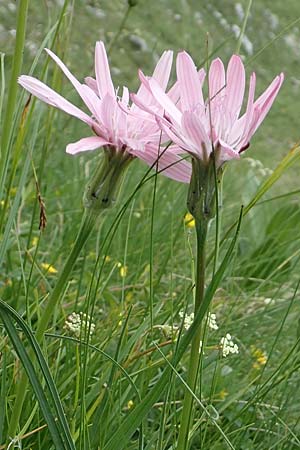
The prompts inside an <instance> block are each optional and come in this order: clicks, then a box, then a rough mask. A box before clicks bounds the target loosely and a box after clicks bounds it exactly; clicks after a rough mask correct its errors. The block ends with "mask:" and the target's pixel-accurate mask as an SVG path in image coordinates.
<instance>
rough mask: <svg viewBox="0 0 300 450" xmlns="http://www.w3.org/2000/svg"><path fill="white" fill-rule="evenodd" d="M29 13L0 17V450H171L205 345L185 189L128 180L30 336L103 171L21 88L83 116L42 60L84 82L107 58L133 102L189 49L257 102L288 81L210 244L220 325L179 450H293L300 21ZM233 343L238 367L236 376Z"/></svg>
mask: <svg viewBox="0 0 300 450" xmlns="http://www.w3.org/2000/svg"><path fill="white" fill-rule="evenodd" d="M28 3H29V4H28V12H27V14H26V6H27V0H19V1H17V2H13V1H10V0H0V51H1V55H0V56H1V61H0V63H1V67H0V73H1V81H0V124H1V128H0V129H1V136H0V139H1V154H0V300H1V302H0V449H10V450H12V449H13V448H19V449H23V450H30V449H32V450H35V449H36V450H53V449H59V450H61V449H62V450H64V449H70V450H71V449H79V450H98V449H99V450H122V449H125V450H142V449H143V450H176V449H177V439H178V433H179V429H180V423H181V412H182V407H183V398H184V394H185V392H186V390H187V389H188V385H187V381H186V379H187V370H188V361H189V349H190V345H189V342H188V339H189V336H191V339H192V334H193V333H194V328H193V327H190V328H189V327H188V324H187V319H189V318H190V320H191V322H192V317H191V313H192V311H193V292H194V285H195V276H196V275H195V272H196V265H195V261H196V234H195V227H194V222H193V220H192V218H190V219H189V218H188V216H187V212H188V210H187V206H186V198H187V193H188V185H185V184H182V183H179V182H176V181H173V180H170V179H168V178H166V177H164V176H162V175H161V174H156V172H155V167H154V169H152V170H149V168H148V166H146V165H145V164H144V163H143V162H141V161H140V160H138V159H136V160H135V161H133V162H132V163H131V165H130V166H129V168H128V170H127V172H126V174H125V177H124V179H123V182H122V186H121V191H120V194H119V196H118V199H117V202H116V204H115V205H114V206H113V208H110V209H109V210H107V211H104V212H103V213H101V215H100V217H99V220H98V222H97V224H96V226H95V228H94V229H93V231H92V233H91V235H90V237H89V239H88V241H87V242H86V244H85V245H84V246H83V249H82V250H81V252H80V254H79V256H78V257H77V259H76V262H75V264H74V267H73V270H72V271H71V273H70V275H69V276H68V279H67V282H66V283H65V284H64V285H63V286H61V290H60V298H59V301H58V302H57V303H56V305H55V308H53V310H52V311H51V314H50V315H49V317H48V324H47V327H46V328H47V329H46V332H45V333H42V338H38V336H37V334H38V333H37V329H38V326H39V323H40V320H41V317H42V316H43V311H44V310H45V307H46V305H47V301H48V299H49V298H51V293H52V292H53V291H54V289H55V286H56V282H57V280H58V279H59V276H60V275H61V273H62V271H63V267H64V264H65V262H66V260H67V258H68V255H69V254H70V251H71V248H72V247H73V245H74V242H75V239H76V236H77V234H78V231H79V228H80V224H81V219H82V216H83V204H82V197H83V193H84V190H85V186H86V185H87V183H88V181H89V179H90V178H91V176H92V174H93V172H94V170H95V167H96V166H97V165H98V164H99V161H100V160H101V158H102V157H103V154H102V150H101V149H99V150H96V151H93V152H84V153H80V154H79V155H76V156H71V155H68V154H66V152H65V148H66V145H67V144H69V143H70V142H75V141H77V140H79V139H80V138H82V137H86V136H90V135H91V133H90V130H89V127H88V126H87V125H85V124H84V123H82V122H80V121H78V120H77V119H75V118H74V117H71V116H68V115H67V114H65V113H64V112H62V111H59V110H57V109H54V108H52V107H49V106H48V105H46V104H44V103H43V102H41V101H40V100H37V99H35V98H34V97H29V94H28V93H27V92H26V91H25V90H24V89H22V88H21V87H20V86H19V85H17V80H16V78H17V76H19V75H20V74H26V75H28V74H30V75H32V76H35V77H36V78H38V79H40V80H42V81H44V82H45V83H47V84H48V85H49V86H51V87H52V88H53V89H54V90H56V91H58V92H60V93H61V95H63V96H64V97H65V98H67V99H68V100H69V101H71V102H72V103H74V104H76V105H77V106H78V107H80V108H82V109H84V106H83V104H82V101H81V99H80V97H79V96H78V95H77V94H76V92H75V90H74V88H73V86H72V85H71V84H70V83H69V81H68V80H67V79H66V78H65V77H64V75H63V74H62V72H61V71H60V69H59V68H58V67H57V66H56V65H55V63H54V62H53V61H52V60H51V58H49V57H48V56H47V54H46V52H44V50H43V49H44V48H45V47H46V48H50V49H51V50H53V52H54V53H55V54H57V55H58V56H59V57H60V58H61V59H62V60H63V61H64V63H65V64H66V65H67V67H68V68H69V69H70V71H71V72H72V73H73V74H74V75H75V76H76V78H77V79H78V80H80V81H81V82H82V81H83V79H84V77H85V76H94V50H95V43H96V41H98V40H103V41H104V42H105V45H106V49H107V52H108V55H109V61H110V68H111V74H112V78H113V81H114V85H115V87H117V86H119V87H120V89H121V88H122V86H123V85H126V86H128V88H129V89H130V91H132V92H135V91H136V90H137V88H138V86H139V83H140V82H139V79H138V76H137V73H138V69H139V68H141V69H142V70H143V72H144V73H145V74H146V75H151V74H152V72H153V69H154V67H155V64H156V62H157V60H158V58H159V56H160V55H161V54H162V52H163V51H164V50H166V49H171V50H173V51H174V55H176V53H177V52H178V51H180V50H182V49H185V50H186V51H188V52H189V53H190V54H191V55H192V57H193V59H194V61H195V62H196V63H197V65H198V66H199V67H202V66H203V67H204V68H205V69H206V70H207V68H208V67H209V63H210V61H211V60H212V59H213V58H215V57H217V56H219V57H220V58H221V59H222V60H223V61H224V63H226V64H227V62H228V60H229V58H230V56H231V55H232V54H233V53H238V54H240V55H241V56H242V58H243V62H244V64H245V67H246V73H247V83H248V82H249V77H250V75H251V73H252V72H253V71H254V72H256V76H257V86H256V94H255V95H256V97H257V96H258V95H260V94H261V93H262V92H263V91H264V89H266V88H267V86H268V85H269V84H270V82H271V81H272V80H273V78H275V76H276V75H277V74H279V73H280V72H284V74H285V81H284V84H283V86H282V89H281V90H280V92H279V95H278V97H277V98H276V100H275V102H274V105H273V106H272V109H271V110H270V112H269V114H268V115H267V117H266V119H265V121H264V123H263V124H262V125H261V126H260V128H259V130H258V131H257V132H256V134H255V136H254V137H253V138H252V140H251V145H250V147H249V149H247V150H246V151H245V152H244V153H243V154H242V156H241V159H240V160H236V161H229V162H228V163H227V164H226V165H225V170H224V181H223V186H222V197H221V196H220V198H219V208H218V211H217V219H216V218H214V219H212V220H211V222H210V224H209V230H208V240H207V258H206V283H205V285H206V292H208V294H207V298H209V295H211V299H210V305H209V311H210V316H208V315H207V314H208V310H206V311H205V315H204V317H203V320H202V325H201V326H202V347H201V352H200V353H201V355H200V369H199V373H200V376H199V381H198V383H197V387H196V389H195V392H193V399H194V412H193V416H192V421H191V425H190V430H189V433H190V434H189V436H190V438H189V444H188V446H187V447H186V449H185V450H188V449H190V450H199V449H201V450H202V449H203V450H223V449H224V450H226V449H235V450H252V449H255V450H271V449H274V450H275V449H276V450H294V449H298V448H300V394H299V392H300V356H299V349H300V348H299V345H300V342H299V340H300V306H299V298H300V294H299V291H298V287H299V258H300V226H299V224H300V201H299V198H300V197H299V196H300V188H299V173H300V148H299V147H298V143H299V140H300V127H299V123H300V119H299V111H300V107H299V104H300V8H299V2H298V1H297V0H287V1H286V2H281V1H279V0H273V1H271V0H253V1H252V2H249V1H241V2H239V3H238V2H235V1H233V0H226V1H222V2H221V1H217V0H210V1H208V2H201V1H196V0H190V1H188V0H160V1H154V2H147V1H146V0H136V1H133V0H131V1H128V2H127V1H125V0H114V1H107V0H103V1H100V0H89V1H83V0H73V1H71V0H65V1H63V0H61V1H59V0H52V1H46V0H45V1H38V0H29V2H28ZM22 27H23V28H24V33H23V36H24V39H23V41H22V29H23V28H22ZM16 44H17V45H16ZM23 45H24V51H23ZM22 54H23V58H22ZM18 61H19V66H18V67H16V64H17V63H18ZM172 79H173V80H175V61H174V63H173V72H172ZM245 103H246V101H245ZM244 106H246V104H245V105H244ZM241 207H243V209H242V210H241ZM241 211H242V213H241ZM240 215H242V219H241V220H240V219H239V217H240ZM218 228H219V231H218ZM237 229H238V232H237ZM217 234H218V236H219V244H220V245H219V248H218V249H217V250H216V235H217ZM216 254H217V256H216ZM218 269H219V270H218ZM211 314H215V315H216V323H217V326H216V327H213V326H212V324H211V317H212V316H211ZM188 328H189V329H188ZM228 333H229V334H230V336H231V339H232V341H233V343H234V345H236V346H237V347H238V352H236V353H229V354H228V355H227V356H224V354H223V353H224V352H223V351H222V344H221V342H222V338H224V337H225V336H226V335H227V334H228ZM191 339H190V340H191ZM176 355H180V357H178V358H177V356H176ZM176 358H177V359H176ZM24 367H25V369H24ZM25 371H26V372H25ZM26 373H27V375H28V379H27V376H26ZM21 397H23V401H21V400H20V399H21Z"/></svg>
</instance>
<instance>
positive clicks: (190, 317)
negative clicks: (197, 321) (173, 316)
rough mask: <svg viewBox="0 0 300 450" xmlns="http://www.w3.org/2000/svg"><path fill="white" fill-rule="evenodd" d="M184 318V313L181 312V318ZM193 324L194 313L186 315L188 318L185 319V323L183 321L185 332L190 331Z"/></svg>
mask: <svg viewBox="0 0 300 450" xmlns="http://www.w3.org/2000/svg"><path fill="white" fill-rule="evenodd" d="M183 316H184V312H183V311H179V317H180V318H181V319H182V318H183ZM193 322H194V313H191V314H186V316H185V317H184V321H183V327H184V328H185V330H188V329H189V328H190V326H191V325H192V323H193Z"/></svg>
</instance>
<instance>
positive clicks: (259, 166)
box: [244, 158, 273, 177]
mask: <svg viewBox="0 0 300 450" xmlns="http://www.w3.org/2000/svg"><path fill="white" fill-rule="evenodd" d="M244 159H245V160H246V161H248V162H249V164H250V167H251V168H252V169H255V170H256V171H257V173H259V174H260V175H261V176H263V177H265V176H270V175H272V173H273V170H271V169H268V167H264V165H263V163H262V162H261V161H259V160H258V159H253V158H244Z"/></svg>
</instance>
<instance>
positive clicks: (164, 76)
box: [152, 50, 173, 91]
mask: <svg viewBox="0 0 300 450" xmlns="http://www.w3.org/2000/svg"><path fill="white" fill-rule="evenodd" d="M172 61H173V52H172V51H171V50H168V51H165V52H164V53H163V54H162V55H161V57H160V59H159V61H158V63H157V64H156V67H155V69H154V72H153V75H152V77H153V78H154V79H155V80H156V81H157V82H158V84H159V85H160V87H161V88H162V89H163V90H164V91H165V90H166V89H167V85H168V82H169V78H170V74H171V68H172Z"/></svg>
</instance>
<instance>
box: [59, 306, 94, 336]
mask: <svg viewBox="0 0 300 450" xmlns="http://www.w3.org/2000/svg"><path fill="white" fill-rule="evenodd" d="M86 322H87V324H86ZM89 322H90V316H87V315H86V314H85V313H82V312H80V313H79V314H77V313H76V312H73V313H72V314H70V315H69V316H68V317H67V320H66V321H65V325H64V329H65V330H66V331H68V332H69V333H70V334H73V335H74V336H76V337H77V338H79V337H80V334H81V333H82V331H84V330H85V326H86V325H87V329H88V328H89V326H90V327H91V329H90V335H92V334H93V333H94V331H95V324H94V323H91V324H90V323H89Z"/></svg>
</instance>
